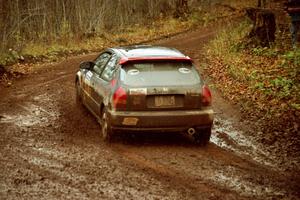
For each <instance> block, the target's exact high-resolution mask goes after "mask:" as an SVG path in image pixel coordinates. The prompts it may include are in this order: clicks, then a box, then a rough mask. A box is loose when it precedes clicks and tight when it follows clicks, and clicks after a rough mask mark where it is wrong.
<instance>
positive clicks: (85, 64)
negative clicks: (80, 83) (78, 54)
mask: <svg viewBox="0 0 300 200" xmlns="http://www.w3.org/2000/svg"><path fill="white" fill-rule="evenodd" d="M94 65H95V63H94V62H92V61H85V62H82V63H80V65H79V68H80V69H88V70H90V69H92V67H94Z"/></svg>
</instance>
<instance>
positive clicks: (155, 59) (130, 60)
mask: <svg viewBox="0 0 300 200" xmlns="http://www.w3.org/2000/svg"><path fill="white" fill-rule="evenodd" d="M138 61H179V62H180V61H182V62H193V60H192V59H191V58H190V57H188V56H185V57H166V56H162V57H159V56H156V57H131V58H126V57H123V58H121V59H120V61H119V64H120V65H124V64H126V63H129V62H138Z"/></svg>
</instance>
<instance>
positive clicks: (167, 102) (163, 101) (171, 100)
mask: <svg viewBox="0 0 300 200" xmlns="http://www.w3.org/2000/svg"><path fill="white" fill-rule="evenodd" d="M154 103H155V106H157V107H163V106H174V105H175V96H156V97H155V99H154Z"/></svg>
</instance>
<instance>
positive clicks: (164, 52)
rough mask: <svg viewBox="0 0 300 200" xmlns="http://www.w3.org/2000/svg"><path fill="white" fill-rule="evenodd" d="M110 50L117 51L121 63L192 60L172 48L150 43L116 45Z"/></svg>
mask: <svg viewBox="0 0 300 200" xmlns="http://www.w3.org/2000/svg"><path fill="white" fill-rule="evenodd" d="M111 50H113V51H115V52H118V53H119V54H120V55H121V59H120V61H119V64H121V65H123V64H125V63H128V62H140V61H149V60H151V61H181V62H192V60H191V59H190V58H189V57H188V56H185V55H184V54H182V53H181V52H180V51H178V50H177V49H174V48H168V47H161V46H151V45H136V46H125V47H116V48H112V49H111Z"/></svg>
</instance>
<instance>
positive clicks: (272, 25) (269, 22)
mask: <svg viewBox="0 0 300 200" xmlns="http://www.w3.org/2000/svg"><path fill="white" fill-rule="evenodd" d="M246 12H247V15H248V17H249V18H250V19H251V21H252V22H253V28H252V30H251V31H250V33H249V38H250V39H251V40H252V42H253V43H254V44H255V45H260V46H263V47H269V46H270V43H272V42H274V41H275V31H276V22H275V15H274V13H273V12H271V11H270V10H266V9H259V8H248V9H247V10H246Z"/></svg>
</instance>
